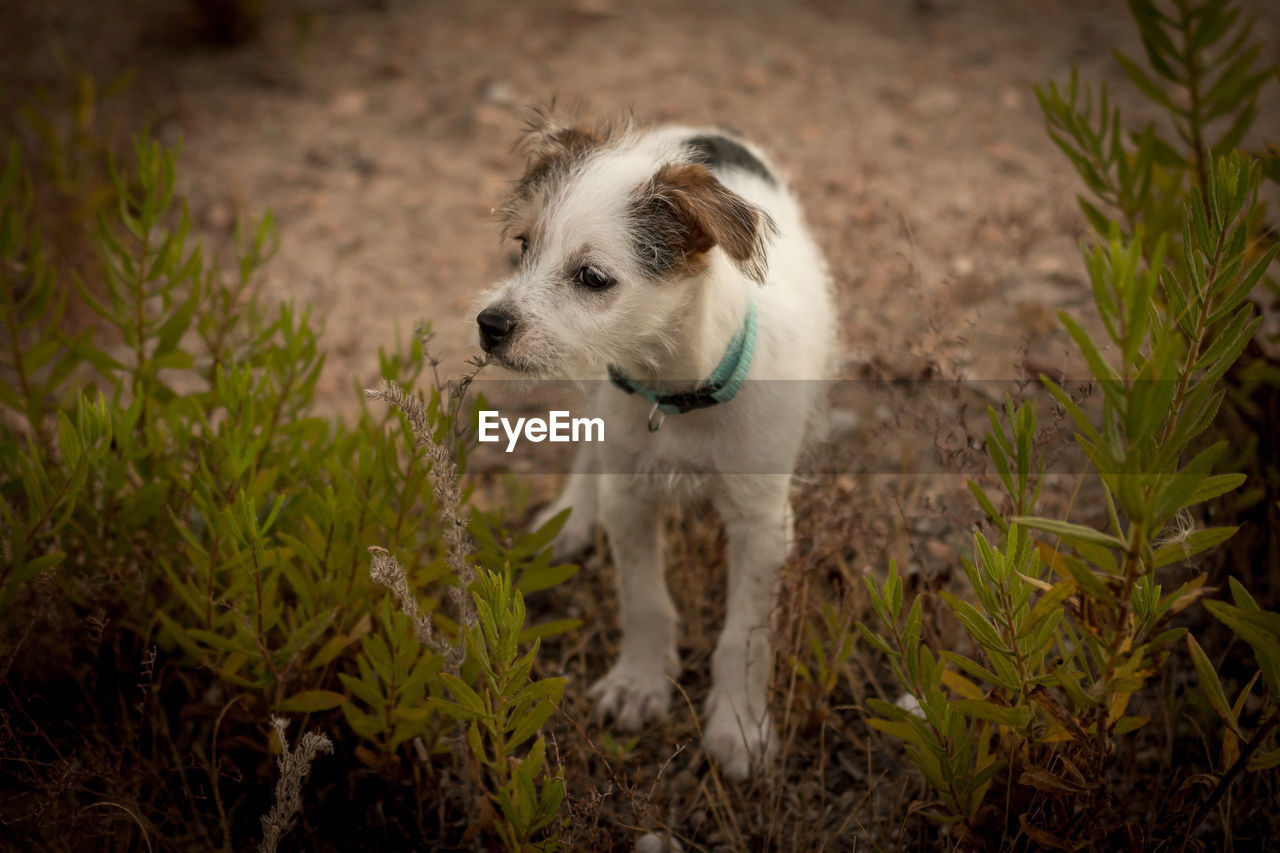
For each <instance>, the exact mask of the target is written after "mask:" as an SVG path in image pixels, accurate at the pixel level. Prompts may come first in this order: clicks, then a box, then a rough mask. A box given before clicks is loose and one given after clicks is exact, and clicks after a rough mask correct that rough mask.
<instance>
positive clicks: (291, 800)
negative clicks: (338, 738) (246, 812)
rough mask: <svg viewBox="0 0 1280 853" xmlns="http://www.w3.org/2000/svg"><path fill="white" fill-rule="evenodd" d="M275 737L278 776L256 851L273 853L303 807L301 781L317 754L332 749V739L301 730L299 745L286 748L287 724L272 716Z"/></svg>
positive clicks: (331, 750) (308, 771) (305, 776)
mask: <svg viewBox="0 0 1280 853" xmlns="http://www.w3.org/2000/svg"><path fill="white" fill-rule="evenodd" d="M271 725H272V726H274V727H275V730H276V736H277V737H279V738H280V779H279V781H277V782H276V796H275V802H274V803H273V804H272V806H271V811H269V812H267V813H266V815H264V816H263V818H262V844H260V845H259V846H258V853H275V849H276V845H277V844H279V843H280V839H281V838H283V837H284V835H285V834H286V833H288V831H289V830H290V829H292V828H293V818H294V815H296V814H297V813H298V810H299V809H301V808H302V783H303V782H304V781H305V780H306V778H307V774H308V773H310V772H311V762H312V761H314V760H315V758H316V755H317V754H319V753H321V752H325V753H330V752H333V741H331V740H329V738H328V737H326V736H325V735H322V734H318V733H316V732H304V733H303V735H302V737H300V738H298V745H297V746H296V747H294V748H293V749H290V748H289V740H288V739H287V738H286V737H285V734H284V730H285V727H286V726H287V725H288V723H287V722H286V721H285V720H283V719H281V718H280V717H272V718H271Z"/></svg>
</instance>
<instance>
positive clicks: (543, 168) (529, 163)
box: [501, 111, 609, 234]
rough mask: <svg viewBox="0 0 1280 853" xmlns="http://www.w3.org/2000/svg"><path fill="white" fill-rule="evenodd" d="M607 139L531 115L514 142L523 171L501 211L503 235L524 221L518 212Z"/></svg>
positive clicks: (543, 114)
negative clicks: (522, 163)
mask: <svg viewBox="0 0 1280 853" xmlns="http://www.w3.org/2000/svg"><path fill="white" fill-rule="evenodd" d="M608 139H609V134H608V132H607V131H597V130H592V129H589V128H583V127H565V126H564V125H561V124H559V123H558V122H556V120H555V119H553V118H552V117H551V115H550V114H549V113H546V112H543V111H535V113H534V117H533V118H532V119H531V120H530V121H529V122H528V123H527V124H526V126H525V130H524V133H523V134H522V135H521V137H520V139H519V140H517V142H516V146H515V147H516V150H517V151H519V152H520V153H522V154H523V155H524V158H525V170H524V174H523V175H522V176H521V177H520V180H518V181H516V183H515V185H514V187H513V188H512V193H511V196H510V197H509V198H508V199H507V201H506V203H505V204H504V205H503V207H502V208H501V215H502V219H503V221H504V229H503V231H504V234H505V233H506V232H509V231H510V230H511V229H513V228H515V227H517V226H518V223H519V222H520V221H521V220H522V219H523V218H524V217H523V215H522V211H525V210H526V209H527V208H528V206H529V203H530V202H532V201H533V200H534V199H535V198H536V197H537V196H538V195H539V191H540V190H541V189H542V188H543V187H545V186H547V185H548V184H550V183H552V182H554V181H555V180H556V179H557V177H558V176H563V175H564V174H566V173H567V172H568V171H569V170H570V169H571V168H572V166H573V165H574V164H575V163H577V162H579V161H581V160H582V159H584V158H585V157H586V156H587V155H588V154H590V153H591V152H592V151H594V150H595V149H597V148H599V147H600V146H601V145H604V144H605V143H606V142H607V141H608Z"/></svg>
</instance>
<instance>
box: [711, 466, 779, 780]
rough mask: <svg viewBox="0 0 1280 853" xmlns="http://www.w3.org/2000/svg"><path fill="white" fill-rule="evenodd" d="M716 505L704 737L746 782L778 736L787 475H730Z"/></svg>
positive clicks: (729, 771)
mask: <svg viewBox="0 0 1280 853" xmlns="http://www.w3.org/2000/svg"><path fill="white" fill-rule="evenodd" d="M731 479H732V480H733V482H730V483H727V484H726V485H725V488H724V490H723V491H722V493H721V495H720V498H719V499H718V500H717V501H716V506H717V509H718V511H719V512H720V515H721V518H723V520H724V524H725V532H726V534H727V538H728V540H729V542H728V544H729V597H728V602H727V604H726V613H725V625H724V630H723V631H722V632H721V634H720V640H719V642H718V643H717V644H716V650H715V652H714V653H713V654H712V656H711V677H712V686H711V693H710V694H709V695H708V696H707V705H706V724H705V728H704V730H703V742H704V743H705V745H706V748H707V751H708V752H709V753H710V754H711V755H712V757H714V758H715V760H716V761H717V762H718V763H719V764H720V768H721V770H722V771H723V772H724V774H725V775H726V776H728V777H729V778H731V779H738V780H741V779H746V778H747V777H748V776H749V775H750V774H751V768H752V765H753V764H759V763H762V762H763V761H765V760H767V759H768V757H769V756H770V754H771V753H772V751H773V749H774V748H775V747H776V740H777V738H776V737H775V735H774V731H773V721H772V720H771V718H770V716H769V677H770V675H771V674H772V670H773V650H772V647H771V644H770V637H769V615H770V613H771V611H772V609H773V601H774V587H775V585H776V583H777V579H778V572H779V570H780V569H781V568H782V564H783V562H784V561H785V560H786V556H787V550H788V548H789V547H790V539H791V524H792V519H791V512H790V506H789V501H788V492H789V489H790V486H789V478H785V477H767V478H765V477H741V478H731Z"/></svg>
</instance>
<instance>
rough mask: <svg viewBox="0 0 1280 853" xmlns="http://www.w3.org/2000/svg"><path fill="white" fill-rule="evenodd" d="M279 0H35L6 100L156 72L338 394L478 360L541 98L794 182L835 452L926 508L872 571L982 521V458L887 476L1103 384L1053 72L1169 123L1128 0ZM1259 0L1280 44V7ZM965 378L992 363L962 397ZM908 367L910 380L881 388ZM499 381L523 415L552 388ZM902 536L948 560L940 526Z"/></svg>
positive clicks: (272, 291)
mask: <svg viewBox="0 0 1280 853" xmlns="http://www.w3.org/2000/svg"><path fill="white" fill-rule="evenodd" d="M266 8H267V12H266V15H265V17H264V22H263V26H262V31H261V33H260V35H259V36H258V37H257V38H255V39H252V40H250V41H248V42H247V43H245V44H242V45H241V46H238V47H234V48H226V47H218V46H213V45H210V44H208V43H206V42H202V41H200V40H198V39H195V38H193V37H192V35H191V32H192V29H193V27H192V24H191V11H190V7H189V6H188V5H187V4H171V3H161V2H153V0H103V2H100V3H92V4H90V3H80V2H74V0H66V2H53V3H43V4H36V3H29V2H23V3H19V4H17V5H15V6H14V8H13V9H12V10H11V12H10V15H9V18H8V21H9V22H10V24H11V26H9V27H8V28H6V29H5V30H4V31H3V32H2V33H0V56H3V60H0V62H2V63H3V64H0V70H4V71H6V72H7V73H6V77H7V79H8V80H9V81H10V82H9V84H8V89H7V91H6V92H5V93H4V94H5V95H6V97H8V98H10V99H14V100H16V101H22V100H23V99H24V98H27V97H28V96H30V95H31V94H32V93H33V92H34V91H35V90H36V88H37V87H38V86H40V85H53V84H54V83H56V82H57V81H58V80H59V74H60V72H59V71H58V70H57V68H56V65H55V64H54V63H53V61H52V59H51V56H52V53H53V52H52V51H51V50H50V44H51V40H56V42H57V44H60V45H61V46H63V47H64V48H66V50H67V52H68V53H69V54H70V55H72V56H73V57H75V58H76V60H77V62H79V63H80V64H81V65H83V66H85V67H87V68H88V69H89V70H90V72H92V73H93V74H94V75H95V76H97V77H98V78H99V79H100V80H106V79H110V78H111V77H112V76H114V75H115V74H118V73H119V72H120V71H122V70H125V69H131V70H133V71H134V72H135V73H136V76H135V78H134V80H133V83H132V84H131V85H130V87H129V89H128V90H127V92H126V94H125V95H124V96H122V98H121V101H122V103H123V106H121V105H120V104H117V103H116V102H113V103H112V104H111V106H110V107H108V106H103V107H102V108H101V109H102V111H103V112H104V113H111V116H104V117H103V124H107V125H110V122H109V121H107V120H106V119H108V118H110V117H114V118H115V119H116V121H115V124H116V125H117V126H119V125H120V124H121V123H122V119H121V118H120V116H127V117H128V119H129V121H133V120H136V119H139V118H143V119H146V120H147V121H149V122H150V124H151V127H152V128H153V133H154V134H155V135H157V136H158V137H159V138H160V139H162V140H164V141H166V142H171V143H177V142H181V145H182V154H181V159H180V180H181V187H180V191H181V192H183V193H184V194H185V195H186V197H187V198H188V200H189V203H190V206H191V212H192V217H193V221H194V226H195V235H196V236H197V237H198V238H200V239H201V240H203V242H204V243H205V245H206V247H207V248H208V249H210V250H211V251H213V252H214V253H215V254H216V255H218V256H219V257H221V258H223V259H224V260H226V259H229V258H230V248H231V245H232V235H233V233H234V230H235V224H236V222H237V221H238V220H240V219H241V218H243V217H256V216H260V215H262V213H263V212H264V211H267V210H270V211H272V212H273V214H274V216H275V218H276V221H277V222H278V225H279V231H280V247H279V252H278V255H277V256H276V257H275V259H274V261H273V262H272V263H271V264H270V265H269V266H268V267H267V269H266V271H265V274H264V280H263V293H264V295H265V297H266V298H267V299H268V300H273V299H280V300H293V301H295V302H297V303H300V304H306V305H310V306H311V308H312V311H313V316H314V317H316V318H317V319H318V320H319V322H320V323H321V324H322V325H323V327H324V335H323V338H322V347H323V348H324V350H325V351H326V353H327V358H328V361H327V364H326V368H325V371H324V373H323V375H322V377H321V379H320V382H319V385H318V389H317V392H318V399H319V404H320V407H321V409H322V410H323V411H327V412H331V413H336V414H340V415H350V413H351V412H353V411H354V410H355V408H356V406H357V405H358V404H357V400H358V395H357V390H356V389H357V388H363V387H370V386H371V385H374V384H376V383H377V379H378V361H377V352H378V348H379V347H380V346H384V347H391V346H393V345H394V343H395V341H396V340H397V336H401V338H402V339H403V337H404V336H407V335H409V334H410V332H411V329H412V327H413V325H414V323H415V322H416V321H418V320H430V321H431V322H432V323H433V325H434V328H435V330H436V332H437V339H436V342H435V349H436V351H437V353H438V354H439V355H441V356H442V357H443V359H444V361H443V365H442V369H441V372H442V373H443V374H444V375H446V376H448V375H453V374H455V373H457V372H459V371H461V370H462V369H463V368H464V366H465V361H466V359H467V358H468V357H469V356H472V355H474V354H476V353H478V347H477V345H476V339H475V325H474V315H475V312H476V306H477V300H478V299H479V297H480V294H481V293H482V292H483V291H484V289H485V288H487V287H488V286H489V285H490V284H491V283H492V282H494V281H495V280H496V279H497V278H499V277H500V276H502V275H503V274H504V273H505V272H506V270H507V269H508V268H509V265H510V263H511V261H512V255H513V246H512V245H505V246H504V245H502V243H501V242H500V240H499V228H498V225H497V223H496V221H495V218H494V217H493V215H492V211H493V209H494V208H495V207H496V206H497V205H499V204H500V203H501V202H502V200H503V197H504V194H505V193H506V191H507V190H508V187H509V182H510V181H512V180H514V179H515V178H516V177H517V176H518V174H519V172H520V170H521V163H520V161H519V158H518V156H517V155H516V154H515V153H514V152H513V151H512V144H513V142H514V140H515V139H516V138H517V136H518V134H519V132H520V129H521V128H522V127H523V125H524V123H525V121H526V120H527V118H528V117H529V112H528V110H529V107H530V105H543V106H545V105H547V104H548V103H550V102H551V101H552V100H553V99H555V100H556V101H557V102H558V108H557V109H558V112H559V113H560V114H562V115H564V116H568V117H575V116H576V117H580V118H581V119H583V120H585V121H588V122H592V121H599V120H602V119H613V118H617V117H619V116H622V115H626V114H628V113H631V114H634V115H635V116H636V117H637V118H638V119H639V120H642V121H649V122H664V121H677V122H682V123H689V124H703V125H721V126H725V127H728V128H732V129H735V130H737V131H739V132H741V133H743V134H745V135H747V136H748V137H750V138H751V139H753V140H755V141H757V142H758V143H759V144H760V145H761V146H763V147H764V148H765V149H767V150H768V151H770V152H771V153H772V155H773V156H774V159H775V160H776V161H777V162H778V163H779V164H780V165H781V167H782V168H783V169H784V170H785V171H786V173H787V174H788V176H789V179H790V181H791V183H792V184H793V187H794V189H795V191H796V193H797V194H798V195H799V197H800V199H801V201H802V204H803V207H804V209H805V211H806V213H807V216H808V219H809V222H810V224H811V226H812V228H813V230H814V231H815V232H816V235H817V238H818V241H819V243H820V245H821V246H822V247H823V249H824V250H825V252H826V253H827V257H828V260H829V263H830V269H831V274H832V278H833V282H834V288H835V292H836V296H837V304H838V307H839V312H840V321H841V322H840V326H841V329H842V333H843V346H842V357H841V359H840V377H841V378H842V379H845V380H854V381H849V382H845V383H843V384H841V385H839V386H838V387H837V389H836V391H835V393H834V395H833V396H834V406H835V409H836V411H837V414H838V419H837V424H838V425H841V427H842V430H843V432H842V435H841V437H840V438H841V440H839V441H838V442H836V443H835V444H834V445H832V446H831V447H829V448H828V449H827V451H825V454H826V455H825V456H824V457H823V458H822V459H821V460H820V461H819V463H818V464H817V465H816V466H815V470H821V471H823V472H824V473H834V474H837V475H840V476H839V477H837V480H836V487H837V488H836V491H837V493H838V494H842V495H847V496H852V495H853V494H854V493H858V494H861V495H862V497H863V499H864V500H866V502H867V506H868V508H869V509H870V510H872V512H871V515H872V516H874V517H882V516H883V515H884V513H883V512H882V511H881V510H882V508H883V507H884V506H885V505H886V503H887V504H888V505H895V504H896V507H897V510H898V514H899V515H900V516H901V517H902V518H904V519H905V518H911V519H914V521H910V522H906V521H904V522H902V524H897V525H895V524H889V525H888V527H889V528H895V527H902V528H903V529H902V530H901V531H900V534H901V535H899V536H896V537H895V536H894V535H891V534H890V533H889V532H885V531H884V530H882V531H881V532H880V533H868V537H869V539H868V541H875V542H879V543H881V544H879V545H876V546H875V547H866V548H863V549H861V553H860V554H859V556H858V560H857V562H858V565H859V566H860V568H861V569H863V570H871V569H874V568H876V567H877V566H880V567H882V566H883V558H884V554H885V550H886V549H887V550H888V551H889V552H890V553H893V552H894V549H893V548H892V547H889V546H887V545H885V544H884V543H885V542H886V540H893V539H895V538H896V539H898V540H900V541H904V542H905V541H906V539H907V538H908V536H907V533H908V529H910V530H911V532H915V533H920V532H921V531H920V530H919V529H918V528H919V525H921V524H923V525H924V526H925V527H926V528H928V529H927V530H925V531H924V532H925V533H926V534H928V535H932V536H934V537H938V538H940V539H941V540H945V542H946V543H947V544H945V545H938V546H937V547H935V548H934V549H933V550H934V552H935V553H934V554H933V555H932V556H933V557H938V558H942V557H945V558H946V562H949V563H954V556H955V552H956V551H957V550H960V551H967V545H966V539H967V537H968V532H967V531H968V529H970V528H971V526H972V523H973V522H974V520H975V519H976V518H977V513H976V511H975V508H974V506H973V504H972V501H971V499H970V498H969V497H968V493H967V489H966V488H965V486H964V478H962V477H955V476H942V477H932V478H924V477H902V476H890V477H880V478H875V477H870V478H868V477H866V476H864V475H867V474H891V475H900V474H903V473H907V474H918V473H921V472H925V471H933V472H937V471H938V470H939V469H940V468H941V469H947V468H948V467H949V473H951V474H954V473H958V472H962V473H966V474H972V473H974V472H976V471H981V470H982V468H983V465H984V456H983V454H982V452H981V450H980V447H979V445H980V443H981V436H982V433H983V431H984V430H985V425H984V421H985V408H986V406H987V405H989V404H991V403H996V404H998V403H999V402H1000V400H1001V399H1002V397H1003V395H1004V394H1005V393H1014V394H1020V393H1023V392H1024V391H1025V389H1026V387H1027V383H1026V380H1027V379H1028V378H1029V377H1034V376H1036V375H1038V374H1040V373H1050V374H1056V373H1059V372H1064V371H1065V372H1066V373H1068V374H1071V373H1072V372H1073V371H1075V372H1076V375H1079V373H1078V371H1079V367H1078V364H1077V363H1076V362H1075V361H1073V357H1074V356H1073V352H1074V347H1073V345H1072V344H1071V343H1070V341H1069V339H1068V337H1067V335H1066V334H1065V333H1064V331H1063V330H1062V327H1061V324H1060V323H1059V321H1058V319H1057V312H1058V311H1061V310H1065V311H1068V312H1071V313H1073V314H1075V315H1076V316H1079V317H1081V318H1082V319H1083V320H1084V321H1085V323H1086V326H1089V325H1090V323H1091V318H1092V316H1093V313H1094V312H1093V309H1092V306H1091V296H1090V293H1089V288H1088V286H1087V282H1086V279H1085V275H1084V269H1083V264H1082V262H1081V259H1080V256H1079V249H1078V246H1079V243H1080V240H1081V238H1082V237H1083V235H1084V233H1085V232H1084V223H1083V218H1082V217H1081V215H1080V214H1079V212H1078V209H1077V206H1076V201H1075V193H1076V192H1077V191H1079V189H1080V183H1079V181H1078V179H1077V178H1076V176H1075V174H1074V172H1073V171H1072V170H1071V168H1070V166H1069V164H1068V162H1067V160H1066V158H1065V157H1064V156H1062V154H1061V153H1060V152H1059V151H1058V150H1057V149H1056V148H1055V147H1054V146H1053V144H1052V142H1051V141H1050V140H1049V138H1048V136H1047V135H1046V133H1045V131H1044V127H1043V121H1042V117H1041V112H1040V109H1039V106H1038V104H1037V101H1036V96H1035V92H1034V87H1035V86H1037V85H1042V86H1043V85H1046V84H1047V83H1048V82H1049V81H1057V82H1059V83H1060V84H1061V83H1064V82H1065V81H1066V80H1067V79H1068V78H1069V75H1070V72H1071V69H1072V68H1073V67H1077V68H1078V69H1079V73H1080V77H1081V79H1082V80H1084V81H1093V82H1095V83H1096V82H1102V81H1105V82H1107V83H1108V84H1109V85H1110V87H1111V91H1112V96H1113V99H1114V102H1115V103H1116V104H1117V105H1118V106H1119V107H1120V108H1121V110H1122V111H1123V112H1124V115H1125V117H1126V121H1127V122H1128V124H1129V125H1130V126H1132V127H1135V128H1136V127H1141V126H1142V125H1144V124H1145V123H1146V122H1148V121H1150V120H1153V119H1159V118H1160V117H1159V116H1158V115H1157V114H1156V112H1155V111H1154V110H1153V108H1152V107H1151V106H1150V105H1149V104H1147V103H1145V102H1144V101H1143V99H1142V98H1141V97H1140V96H1139V95H1138V94H1137V93H1136V92H1135V91H1134V89H1133V88H1132V87H1131V86H1130V85H1128V83H1127V81H1126V80H1125V79H1124V77H1123V73H1122V71H1121V69H1120V67H1119V64H1118V63H1117V62H1116V61H1115V59H1114V58H1113V56H1112V55H1111V49H1112V46H1116V47H1118V48H1119V49H1121V50H1123V51H1125V52H1126V53H1128V54H1130V55H1132V56H1139V55H1140V54H1141V45H1140V43H1139V42H1138V39H1137V35H1136V32H1135V30H1134V27H1133V26H1132V23H1131V22H1130V20H1129V18H1128V16H1127V13H1126V10H1125V8H1124V4H1123V3H1122V2H1119V0H1071V1H1070V2H1064V0H1043V2H1035V3H1025V2H1015V1H1014V0H986V2H974V3H961V2H949V1H948V0H919V2H894V3H887V2H871V1H870V0H863V2H829V1H828V2H819V0H812V1H811V2H803V3H793V2H765V0H749V1H748V2H722V3H719V2H710V0H704V2H696V3H686V2H667V0H655V2H644V3H630V4H629V3H622V2H617V0H560V2H539V3H507V2H499V1H498V0H474V2H465V3H462V2H457V3H448V2H411V0H383V2H354V1H353V0H296V2H295V1H294V0H289V2H284V0H282V2H279V3H271V4H268V5H267V7H266ZM1251 9H1252V11H1253V12H1254V13H1256V14H1258V16H1259V18H1258V20H1257V22H1256V25H1255V27H1254V36H1255V37H1256V38H1257V39H1259V40H1260V41H1261V42H1262V43H1263V45H1264V51H1265V54H1264V60H1265V59H1270V60H1271V61H1274V60H1275V59H1276V57H1277V55H1278V54H1280V6H1276V5H1275V4H1268V3H1263V2H1257V3H1253V4H1251ZM62 76H63V77H65V74H63V75H62ZM64 84H65V81H64ZM1278 89H1280V87H1274V86H1272V87H1269V89H1268V90H1266V91H1267V94H1266V95H1265V96H1264V99H1263V100H1262V102H1261V103H1260V104H1259V107H1260V109H1259V120H1258V122H1257V126H1256V128H1255V131H1254V134H1253V136H1252V137H1251V138H1250V139H1248V140H1246V142H1247V144H1257V142H1258V141H1259V140H1261V139H1264V138H1267V137H1270V138H1275V137H1276V135H1277V129H1278V127H1280V95H1278V91H1277V90H1278ZM117 112H118V113H119V115H116V113H117ZM490 375H491V374H490ZM957 379H961V380H968V381H969V384H968V385H966V386H965V387H964V392H963V393H959V392H954V390H953V387H952V386H954V380H957ZM860 380H873V383H868V382H865V381H860ZM904 380H905V381H906V383H907V386H906V388H907V390H905V391H904V390H903V389H902V388H901V387H899V388H898V389H897V390H896V391H891V392H886V390H885V389H884V388H883V387H880V386H878V385H875V384H874V383H876V382H884V381H890V382H902V381H904ZM921 389H924V390H921ZM486 392H487V393H488V395H489V396H490V398H491V399H493V400H494V402H495V403H496V404H497V405H499V406H500V407H522V406H527V407H531V408H533V409H535V410H538V409H541V410H543V411H545V408H546V406H545V405H544V404H543V402H542V401H540V400H536V399H533V400H531V399H529V398H528V397H527V396H524V397H522V396H521V395H520V393H519V392H511V391H510V389H506V388H502V387H494V386H493V385H489V386H488V387H486ZM558 399H560V400H561V401H563V399H564V398H563V397H561V398H558ZM1060 437H1061V439H1062V441H1063V442H1065V443H1069V437H1068V436H1066V435H1065V434H1063V435H1061V436H1060ZM566 466H567V461H566V460H564V459H560V458H556V454H555V453H553V452H552V451H551V449H550V448H549V446H547V445H543V446H542V447H541V448H540V450H539V451H537V452H531V453H525V454H514V455H511V456H506V455H503V454H497V455H493V454H488V455H486V454H480V455H479V456H477V457H476V458H475V460H474V464H473V467H472V472H473V473H477V472H486V471H487V472H491V473H495V474H496V473H499V472H503V471H509V472H515V473H540V472H547V471H560V470H564V469H565V468H566ZM1069 468H1070V466H1069V465H1068V466H1066V468H1065V469H1062V470H1064V471H1065V472H1066V473H1071V471H1070V470H1068V469H1069ZM943 473H944V474H946V473H947V471H946V470H944V471H943ZM841 477H843V479H841ZM849 477H854V478H855V479H853V480H850V479H849ZM1068 479H1070V478H1068ZM528 482H530V483H532V487H533V492H534V494H533V499H534V500H535V502H536V501H538V500H543V499H546V498H548V497H549V496H550V493H551V490H552V489H553V488H554V478H546V477H532V478H529V481H528ZM488 485H489V486H490V487H491V488H489V489H487V490H486V489H482V490H481V495H482V500H485V501H491V502H497V501H502V500H504V499H505V497H506V493H505V492H504V489H505V488H506V487H505V486H502V485H501V484H498V483H497V482H496V480H492V479H491V481H490V482H489V484H488ZM1063 488H1064V489H1066V488H1069V483H1068V484H1067V485H1066V486H1064V487H1063ZM1049 491H1050V495H1051V496H1052V494H1053V492H1054V490H1053V488H1051V489H1050V490H1049ZM850 511H853V510H850ZM944 518H945V519H947V520H945V521H944V520H940V519H944ZM859 524H860V525H869V526H870V527H872V528H877V527H884V525H883V524H880V523H879V522H876V521H863V522H859ZM904 547H905V546H904ZM899 556H900V557H901V558H903V559H909V560H910V561H911V562H912V563H914V564H921V563H928V562H930V560H929V555H924V556H922V555H921V553H920V552H919V550H918V549H916V551H915V552H914V554H908V553H905V552H903V553H900V554H899Z"/></svg>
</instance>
